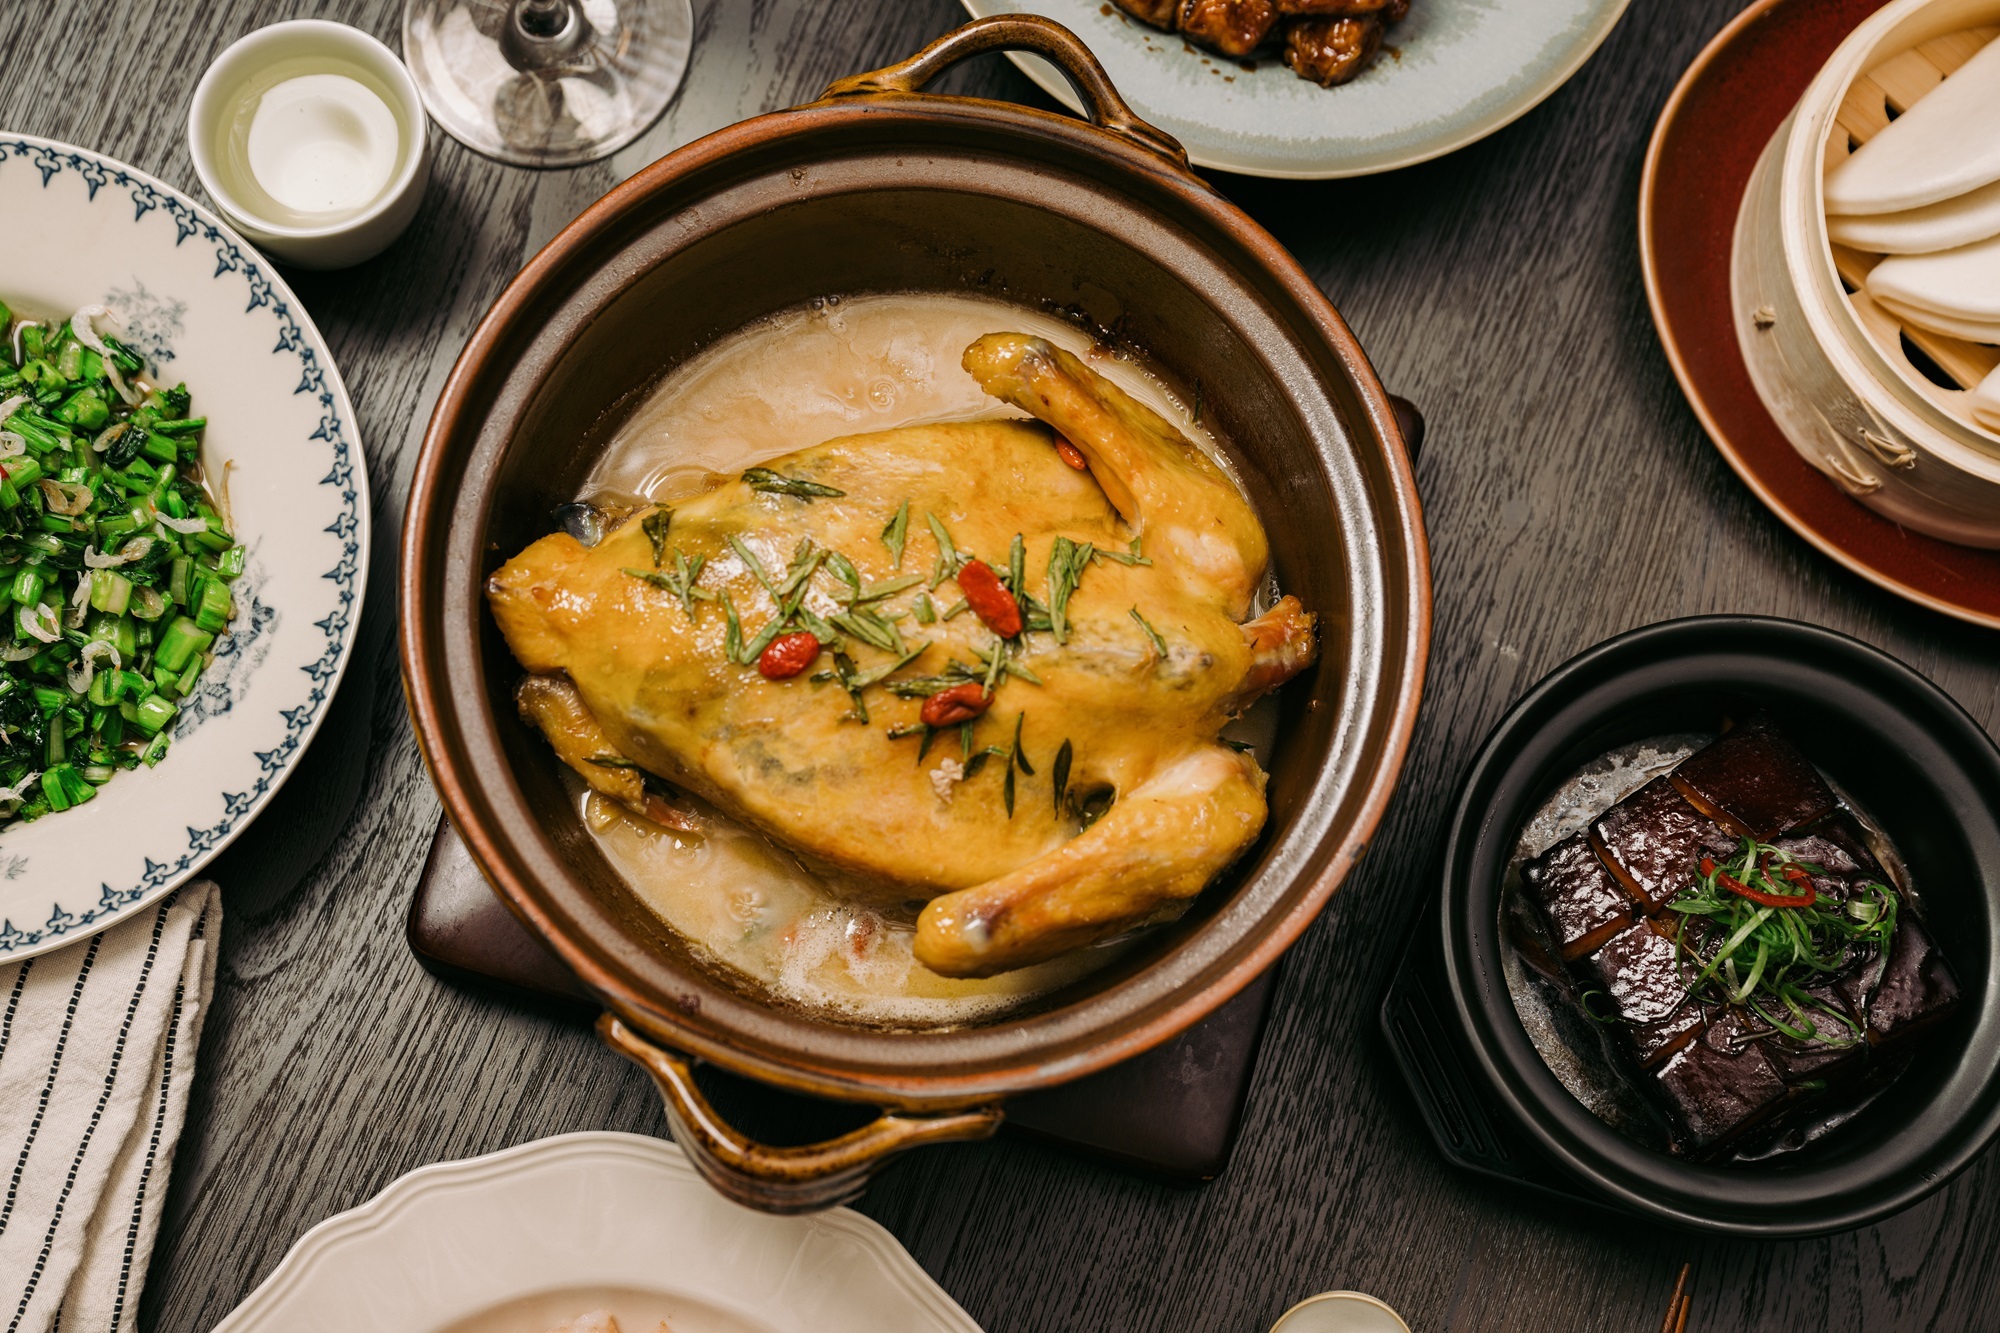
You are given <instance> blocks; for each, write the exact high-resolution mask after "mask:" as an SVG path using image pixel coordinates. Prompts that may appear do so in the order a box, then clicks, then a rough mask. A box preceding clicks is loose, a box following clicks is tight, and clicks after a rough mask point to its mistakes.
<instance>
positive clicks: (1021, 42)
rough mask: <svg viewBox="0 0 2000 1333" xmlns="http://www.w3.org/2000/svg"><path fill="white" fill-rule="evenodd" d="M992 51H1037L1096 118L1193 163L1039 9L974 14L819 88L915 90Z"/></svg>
mask: <svg viewBox="0 0 2000 1333" xmlns="http://www.w3.org/2000/svg"><path fill="white" fill-rule="evenodd" d="M988 51H1032V52H1033V53H1034V54H1036V55H1038V56H1041V57H1042V58H1043V59H1044V60H1047V61H1048V62H1049V63H1050V64H1052V65H1054V66H1055V67H1056V68H1057V69H1059V70H1061V71H1062V73H1063V77H1064V78H1066V79H1068V80H1069V85H1070V87H1072V88H1074V89H1076V95H1077V97H1078V98H1080V99H1081V100H1082V102H1083V105H1084V107H1085V109H1086V110H1087V111H1088V113H1089V116H1090V123H1091V124H1093V125H1095V126H1097V127H1098V128H1099V129H1101V130H1104V131H1106V132H1108V133H1111V134H1115V135H1117V136H1118V137H1119V138H1121V139H1126V140H1129V141H1130V142H1132V143H1134V144H1137V145H1138V146H1139V147H1141V148H1144V149H1145V150H1147V151H1148V152H1151V153H1157V154H1159V155H1160V156H1161V157H1164V158H1166V159H1167V160H1168V161H1169V162H1171V163H1172V164H1173V165H1174V166H1176V167H1178V168H1180V169H1181V170H1182V171H1187V170H1188V169H1189V168H1188V158H1187V150H1186V149H1184V148H1182V147H1181V144H1180V140H1178V139H1176V138H1174V136H1173V135H1171V134H1168V133H1167V132H1166V131H1165V130H1162V129H1159V128H1157V127H1155V126H1152V125H1149V124H1147V123H1146V122H1145V121H1143V120H1141V119H1139V117H1138V116H1137V115H1136V114H1134V112H1133V110H1132V108H1131V107H1129V106H1127V105H1125V99H1124V98H1122V97H1120V96H1119V95H1118V90H1117V89H1116V88H1114V87H1112V86H1111V79H1110V77H1109V76H1107V75H1106V74H1105V72H1104V66H1102V65H1100V64H1098V63H1097V57H1096V56H1094V55H1092V54H1091V53H1090V48H1089V47H1087V46H1085V45H1084V44H1083V41H1082V39H1081V38H1079V37H1078V36H1077V35H1076V34H1075V33H1073V32H1071V31H1070V30H1069V29H1068V28H1065V27H1064V26H1063V25H1062V24H1060V23H1057V22H1056V21H1055V20H1054V19H1046V18H1042V17H1041V16H1039V15H1036V14H996V15H994V16H993V17H992V18H983V19H975V20H974V21H973V22H971V23H968V24H966V25H965V26H964V27H962V28H957V29H954V30H953V31H951V32H948V33H946V34H945V35H944V36H942V37H940V38H938V39H937V40H936V41H934V42H932V43H931V44H930V45H929V46H926V47H925V48H924V49H923V50H921V51H919V52H917V53H916V54H915V55H913V56H911V57H910V58H909V59H908V60H905V61H902V62H901V63H900V64H895V65H890V66H889V67H888V68H886V69H878V70H876V71H874V72H873V73H871V74H855V75H852V76H850V77H848V78H845V79H841V80H839V81H837V82H835V83H833V84H831V85H829V86H828V87H827V90H826V91H825V92H824V93H822V94H820V100H821V101H830V100H834V99H838V98H847V97H869V96H879V95H882V94H892V95H893V94H909V93H915V92H917V91H919V90H920V89H922V88H923V86H924V85H925V84H927V83H929V82H930V81H931V80H932V79H934V78H936V77H937V76H938V75H940V74H942V73H944V72H945V70H947V69H949V68H951V67H952V66H953V65H956V64H957V63H958V62H959V61H961V60H963V59H965V58H966V57H967V56H976V55H983V54H984V53H986V52H988Z"/></svg>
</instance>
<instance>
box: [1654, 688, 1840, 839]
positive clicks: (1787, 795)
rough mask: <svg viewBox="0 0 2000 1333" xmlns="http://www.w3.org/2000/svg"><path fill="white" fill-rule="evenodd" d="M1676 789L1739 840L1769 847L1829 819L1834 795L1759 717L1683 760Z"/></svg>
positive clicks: (1808, 763)
mask: <svg viewBox="0 0 2000 1333" xmlns="http://www.w3.org/2000/svg"><path fill="white" fill-rule="evenodd" d="M1674 786H1675V787H1677V788H1678V789H1679V790H1680V793H1681V795H1683V796H1685V797H1686V798H1687V799H1688V800H1689V801H1690V802H1692V803H1693V804H1694V806H1695V807H1696V808H1697V809H1699V810H1700V811H1701V812H1702V813H1703V814H1705V815H1707V816H1708V817H1709V818H1710V819H1713V820H1715V821H1716V822H1717V823H1719V824H1721V825H1722V826H1723V827H1724V828H1726V829H1728V830H1729V832H1730V833H1732V834H1734V835H1735V836H1737V837H1739V838H1741V837H1749V838H1755V839H1757V841H1759V842H1769V841H1770V840H1771V839H1772V838H1775V837H1777V836H1778V835H1779V834H1780V833H1784V832H1787V831H1789V830H1791V829H1795V828H1798V827H1800V826H1801V825H1804V824H1809V823H1811V822H1812V821H1813V820H1815V819H1818V818H1819V817H1820V816H1822V815H1824V814H1826V813H1827V812H1829V811H1830V810H1832V809H1833V807H1834V805H1835V801H1834V796H1833V791H1832V789H1830V788H1829V787H1828V786H1827V785H1826V780H1825V779H1824V778H1822V777H1820V775H1819V770H1817V769H1815V768H1814V767H1813V766H1812V761H1811V760H1809V759H1807V758H1806V757H1805V756H1804V755H1802V754H1800V753H1799V752H1798V749H1797V747H1795V746H1794V745H1793V744H1792V743H1791V742H1790V741H1789V740H1786V739H1785V737H1784V736H1783V735H1781V734H1780V733H1779V731H1778V729H1777V727H1776V725H1774V724H1773V723H1772V721H1771V720H1770V719H1769V718H1767V717H1753V718H1751V719H1750V720H1749V721H1747V722H1744V723H1743V724H1741V725H1740V726H1736V727H1732V728H1731V729H1730V730H1728V731H1727V732H1724V733H1723V735H1722V737H1721V739H1719V740H1717V741H1716V742H1715V743H1714V744H1713V745H1709V746H1707V747H1705V748H1703V749H1701V750H1698V751H1696V752H1695V753H1694V754H1691V755H1689V756H1688V757H1687V758H1686V759H1685V760H1683V761H1682V763H1681V766H1680V767H1679V768H1677V769H1675V770H1674Z"/></svg>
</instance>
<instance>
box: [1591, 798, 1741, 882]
mask: <svg viewBox="0 0 2000 1333" xmlns="http://www.w3.org/2000/svg"><path fill="white" fill-rule="evenodd" d="M1590 841H1591V845H1592V846H1593V847H1595V848H1596V849H1597V854H1598V855H1599V856H1601V857H1603V858H1604V863H1605V865H1607V866H1609V867H1610V868H1611V873H1612V874H1613V875H1616V876H1617V877H1618V882H1619V883H1621V884H1623V885H1624V886H1625V888H1626V890H1627V891H1628V892H1629V893H1631V895H1632V896H1633V897H1634V898H1636V899H1638V900H1639V904H1640V906H1642V907H1643V908H1644V909H1645V910H1646V911H1648V912H1657V911H1659V910H1660V909H1661V908H1663V907H1665V906H1666V905H1667V900H1668V899H1670V898H1672V897H1673V896H1674V895H1675V894H1677V893H1679V892H1680V891H1681V890H1682V889H1685V888H1686V887H1687V886H1688V882H1689V880H1690V878H1691V877H1692V874H1693V870H1694V867H1695V866H1697V865H1699V864H1700V861H1701V858H1702V857H1703V856H1704V855H1706V856H1714V857H1727V856H1728V855H1729V854H1730V853H1731V852H1734V851H1735V850H1736V839H1734V838H1732V837H1730V836H1729V835H1728V834H1727V833H1725V832H1723V831H1722V829H1720V828H1719V827H1717V826H1716V824H1715V823H1714V821H1712V820H1710V819H1708V818H1706V817H1705V816H1704V815H1702V813H1701V812H1700V811H1698V810H1696V809H1695V808H1694V807H1693V806H1692V805H1689V804H1688V803H1687V801H1686V799H1685V798H1683V797H1682V796H1681V794H1680V793H1679V792H1678V791H1676V790H1675V789H1674V784H1673V783H1672V782H1671V781H1669V780H1668V779H1666V778H1655V779H1653V781H1651V782H1649V783H1647V784H1646V785H1645V786H1643V787H1641V788H1640V789H1639V790H1638V791H1636V792H1634V793H1633V794H1632V795H1630V796H1628V797H1626V798H1625V799H1624V800H1622V801H1620V802H1619V803H1618V804H1617V805H1614V806H1612V807H1611V808H1610V809H1609V810H1606V811H1605V812H1604V813H1603V815H1601V816H1599V818H1598V820H1597V822H1596V823H1594V824H1592V825H1591V826H1590Z"/></svg>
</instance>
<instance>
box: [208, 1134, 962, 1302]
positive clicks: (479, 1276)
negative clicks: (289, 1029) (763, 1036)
mask: <svg viewBox="0 0 2000 1333" xmlns="http://www.w3.org/2000/svg"><path fill="white" fill-rule="evenodd" d="M592 1310H609V1311H610V1312H611V1313H612V1315H614V1316H615V1317H616V1318H617V1319H618V1320H619V1323H620V1326H621V1327H623V1328H624V1329H625V1330H626V1333H651V1330H652V1329H653V1328H654V1327H655V1326H656V1325H657V1323H658V1322H659V1321H660V1320H662V1319H665V1320H668V1321H671V1324H672V1327H673V1329H674V1333H792V1331H793V1330H806V1329H810V1330H812V1333H979V1326H978V1325H977V1324H975V1323H973V1322H972V1319H971V1317H970V1316H969V1315H967V1314H966V1313H965V1311H963V1310H961V1309H960V1308H959V1307H958V1305H957V1304H956V1303H955V1302H954V1301H953V1300H952V1299H951V1297H949V1296H947V1295H945V1293H944V1290H943V1288H941V1287H939V1286H938V1285H937V1283H935V1282H933V1281H932V1280H931V1278H930V1276H929V1274H927V1273H925V1272H924V1270H923V1269H922V1268H920V1267H918V1265H917V1262H916V1260H914V1259H912V1258H911V1257H910V1255H909V1252H908V1251H906V1250H905V1249H904V1248H903V1247H902V1246H901V1245H899V1244H898V1243H897V1242H896V1238H895V1237H894V1236H891V1235H890V1234H889V1233H888V1232H887V1231H885V1230H883V1228H882V1227H880V1226H879V1225H877V1224H876V1223H874V1222H871V1221H869V1220H868V1219H867V1218H865V1217H863V1216H861V1215H860V1214H859V1213H856V1212H852V1211H850V1210H848V1209H846V1208H836V1209H833V1210H831V1211H829V1212H824V1213H813V1214H809V1215H807V1216H803V1217H773V1216H771V1215H769V1214H767V1213H759V1212H753V1211H751V1210H750V1209H748V1208H743V1207H741V1206H739V1205H737V1204H733V1203H730V1202H729V1201H727V1200H726V1199H724V1198H723V1197H722V1196H721V1195H719V1194H717V1193H716V1192H715V1191H714V1190H713V1189H711V1188H709V1187H708V1185H706V1184H705V1183H703V1181H702V1180H701V1178H700V1177H699V1176H698V1175H697V1174H696V1173H695V1169H694V1168H693V1167H692V1166H690V1165H689V1164H688V1160H687V1158H686V1156H685V1155H683V1154H682V1152H681V1150H680V1149H679V1148H676V1147H675V1146H674V1145H673V1144H671V1143H666V1142H663V1141H661V1140H659V1139H651V1138H646V1137H644V1136H642V1135H638V1134H615V1133H609V1132H589V1133H582V1134H561V1135H557V1136H556V1137H554V1138H547V1139H539V1140H537V1141H535V1142H533V1143H525V1144H522V1145H521V1146H520V1147H518V1148H509V1149H506V1150H505V1151H503V1152H497V1153H493V1154H491V1155H489V1156H486V1157H474V1158H470V1159H468V1160H466V1161H462V1162H442V1163H439V1164H438V1165H435V1166H426V1167H421V1168H419V1169H418V1170H415V1171H412V1172H411V1173H410V1174H409V1175H406V1176H404V1177H402V1178H401V1179H400V1180H397V1181H395V1182H394V1183H392V1184H391V1185H390V1186H389V1187H388V1188H387V1189H385V1190H383V1191H382V1192H381V1193H380V1194H378V1195H376V1196H375V1197H374V1198H373V1199H370V1200H369V1201H368V1202H367V1203H365V1204H362V1205H361V1206H360V1207H359V1208H356V1209H354V1210H352V1211H351V1212H345V1213H341V1214H339V1215H338V1216H335V1217H330V1218H328V1219H327V1220H326V1221H324V1222H322V1223H320V1224H319V1225H318V1226H316V1227H314V1228H313V1229H312V1230H310V1231H308V1232H307V1233H306V1234H305V1235H303V1236H301V1237H300V1238H299V1241H298V1243H297V1244H296V1245H294V1246H292V1249H291V1252H290V1253H289V1254H287V1255H286V1256H285V1258H284V1260H283V1262H281V1263H280V1264H279V1265H278V1267H277V1269H276V1270H275V1271H273V1272H272V1274H271V1276H270V1277H268V1278H266V1279H265V1280H264V1283H263V1285H262V1286H260V1287H258V1288H257V1290H255V1291H253V1292H252V1293H250V1296H249V1299H247V1300H245V1301H244V1302H243V1304H241V1305H239V1306H237V1307H236V1309H235V1310H234V1311H232V1312H231V1313H230V1315H229V1316H228V1317H227V1318H226V1319H224V1320H223V1321H222V1322H221V1323H220V1324H218V1325H216V1327H215V1333H350V1331H351V1330H354V1329H367V1330H369V1333H545V1330H547V1329H550V1328H553V1327H555V1326H556V1325H557V1324H558V1323H559V1322H561V1321H562V1320H564V1319H573V1318H575V1317H576V1316H578V1315H580V1314H584V1313H587V1312H589V1311H592Z"/></svg>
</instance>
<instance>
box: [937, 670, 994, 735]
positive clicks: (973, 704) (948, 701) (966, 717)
mask: <svg viewBox="0 0 2000 1333" xmlns="http://www.w3.org/2000/svg"><path fill="white" fill-rule="evenodd" d="M992 702H993V696H992V695H990V694H988V693H987V692H986V687H985V686H984V685H981V684H980V683H979V682H978V681H976V680H968V681H967V682H965V684H963V685H954V686H952V687H951V688H950V689H948V690H939V691H938V692H937V693H936V694H933V695H932V696H931V697H930V698H928V699H926V700H924V706H923V711H922V712H920V713H919V714H918V716H919V717H921V718H923V720H924V725H925V726H927V727H955V726H957V725H958V724H959V723H961V722H970V721H972V719H973V718H975V717H978V716H979V715H980V714H981V713H983V712H985V711H986V706H987V705H988V704H990V703H992Z"/></svg>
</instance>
